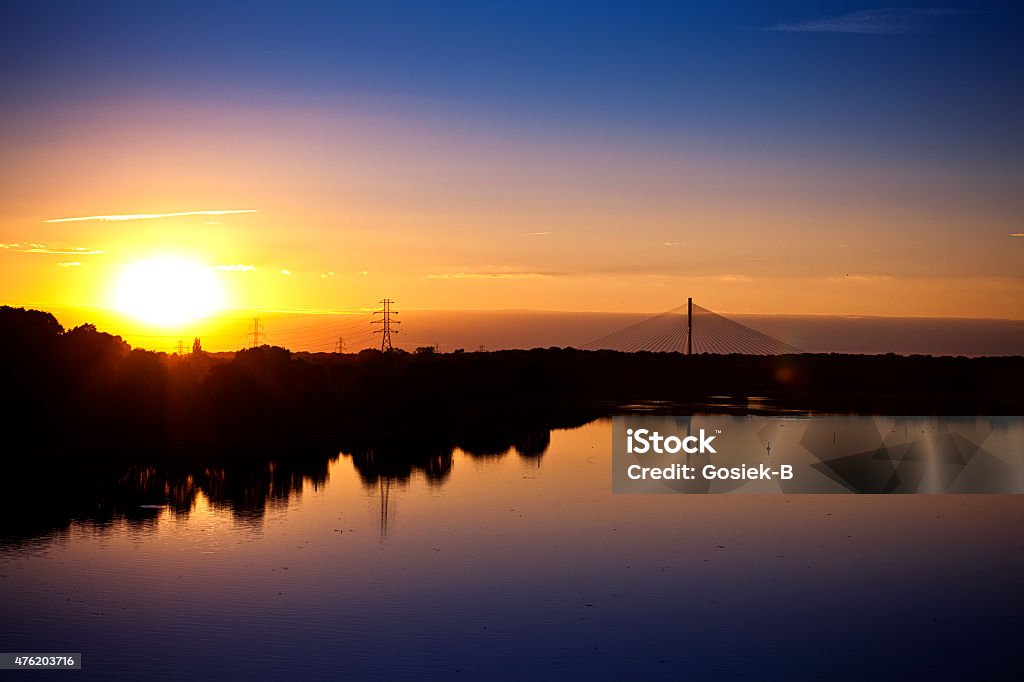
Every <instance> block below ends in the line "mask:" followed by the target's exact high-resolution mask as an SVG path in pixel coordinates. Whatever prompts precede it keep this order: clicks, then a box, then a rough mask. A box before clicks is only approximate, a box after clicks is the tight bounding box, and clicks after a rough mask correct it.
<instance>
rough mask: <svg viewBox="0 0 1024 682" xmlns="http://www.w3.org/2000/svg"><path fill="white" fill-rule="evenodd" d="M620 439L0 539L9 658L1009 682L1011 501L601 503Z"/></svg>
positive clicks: (197, 675) (369, 673) (306, 668)
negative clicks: (75, 655) (61, 655)
mask: <svg viewBox="0 0 1024 682" xmlns="http://www.w3.org/2000/svg"><path fill="white" fill-rule="evenodd" d="M610 440H611V422H610V421H607V420H604V421H597V422H592V423H590V424H588V425H586V426H583V427H581V428H578V429H570V430H559V431H553V432H552V433H551V442H550V446H549V447H548V448H547V450H546V452H545V453H544V454H543V456H521V455H519V454H517V452H516V451H515V450H511V451H509V452H507V453H505V454H503V455H491V456H479V455H469V454H467V453H465V452H462V451H459V450H456V451H455V453H454V456H453V458H452V462H451V464H452V466H451V470H450V471H449V472H447V473H445V472H441V473H437V472H434V474H433V475H432V476H430V477H428V476H427V475H426V473H424V472H423V471H417V472H414V473H413V474H412V476H411V477H410V478H408V479H403V478H392V479H388V478H384V477H375V476H373V475H367V473H366V471H365V467H364V471H363V475H362V476H360V473H359V472H358V471H357V470H356V468H355V467H354V464H353V460H352V459H351V458H350V457H348V456H345V455H343V456H341V457H339V458H336V459H334V460H333V461H331V462H330V463H329V464H328V465H326V476H324V475H323V474H322V473H321V474H320V475H316V476H313V477H311V478H305V479H304V478H303V477H301V476H299V477H296V478H294V480H289V482H287V484H285V485H283V488H282V484H281V482H280V481H277V480H275V478H274V477H273V476H269V477H268V480H266V481H262V482H260V483H259V484H258V485H257V486H256V487H257V488H259V489H260V490H261V491H262V492H261V493H260V495H261V496H262V497H264V498H265V501H263V500H261V501H260V502H259V503H258V504H256V505H255V506H254V505H247V504H245V503H244V502H245V501H244V500H243V501H242V502H239V501H238V500H237V499H236V500H235V501H234V502H233V503H226V502H224V501H223V500H222V499H220V496H219V495H218V494H217V491H215V490H212V488H213V486H212V485H210V484H206V486H205V487H206V488H210V490H204V489H203V488H204V487H203V486H201V485H197V486H196V489H197V490H198V492H195V493H194V494H193V495H192V496H190V497H189V498H188V499H189V502H188V504H186V505H184V506H182V505H177V506H175V505H170V506H160V505H164V504H165V503H166V499H163V498H160V497H159V496H157V497H156V498H155V499H152V500H150V501H148V503H149V504H153V505H157V506H156V507H155V508H148V507H140V508H139V509H138V510H137V512H136V513H134V514H133V515H131V516H132V518H131V519H126V518H124V517H122V516H115V517H114V518H113V519H111V520H110V521H108V522H103V523H98V522H95V521H75V522H73V523H71V524H70V526H67V525H64V526H61V527H57V528H56V529H50V530H48V531H46V532H42V533H39V534H37V535H36V536H34V537H30V538H19V539H17V540H7V541H5V542H4V543H3V544H0V600H2V610H0V613H2V617H0V620H2V623H3V624H2V626H0V627H2V629H0V650H3V651H17V650H32V651H76V652H79V651H80V652H83V654H84V657H83V661H84V666H83V670H82V671H80V672H78V673H68V672H62V673H39V672H36V673H33V674H32V675H28V676H30V677H32V678H33V679H39V678H43V677H54V678H57V679H71V678H74V679H88V680H110V679H119V678H127V679H153V680H155V679H167V680H176V679H186V678H191V679H207V678H211V679H212V678H221V679H223V678H236V677H237V678H240V679H243V678H251V679H289V678H302V677H309V678H344V679H361V678H369V677H374V678H378V679H394V678H432V677H436V678H452V677H462V678H466V679H470V678H480V677H487V678H522V677H531V678H554V677H566V676H570V675H587V676H590V677H598V678H609V677H619V678H624V677H631V676H643V678H679V677H681V676H687V677H697V678H700V677H705V676H711V675H723V676H728V677H739V678H749V677H759V678H763V677H771V676H777V677H804V678H814V679H820V678H822V677H825V676H827V677H828V678H832V679H836V678H839V679H843V678H847V679H859V678H863V677H864V676H866V675H869V674H870V675H872V676H873V677H876V678H901V679H906V678H932V679H935V678H969V679H985V678H988V679H992V678H996V679H998V678H1003V677H1005V678H1007V679H1014V678H1016V672H1015V671H1016V670H1017V666H1018V662H1017V656H1016V653H1015V652H1016V651H1018V647H1019V644H1020V632H1021V626H1022V625H1024V617H1022V615H1021V614H1022V607H1024V587H1022V582H1021V576H1022V575H1024V498H1022V497H1020V496H999V495H992V496H954V495H947V496H891V497H882V496H853V495H850V496H838V495H837V496H770V495H765V496H727V495H723V496H684V495H672V496H654V495H651V496H613V495H612V494H611V492H610V489H611V485H610V466H611V465H610V461H609V460H610ZM275 486H276V489H275ZM38 487H39V491H38V495H39V497H40V500H41V504H42V505H45V504H46V498H47V496H48V495H49V494H50V493H48V492H47V487H46V485H45V484H43V483H40V484H39V486H38ZM171 492H173V491H171ZM242 496H243V497H244V496H245V493H244V492H243V493H242ZM143 502H145V501H143ZM18 674H19V675H24V673H18ZM19 679H20V678H19ZM26 679H27V677H26Z"/></svg>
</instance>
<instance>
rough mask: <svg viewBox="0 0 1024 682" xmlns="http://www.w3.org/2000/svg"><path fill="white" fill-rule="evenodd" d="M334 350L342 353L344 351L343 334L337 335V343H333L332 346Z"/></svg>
mask: <svg viewBox="0 0 1024 682" xmlns="http://www.w3.org/2000/svg"><path fill="white" fill-rule="evenodd" d="M334 352H335V353H344V352H345V337H344V336H339V337H338V343H337V344H335V346H334Z"/></svg>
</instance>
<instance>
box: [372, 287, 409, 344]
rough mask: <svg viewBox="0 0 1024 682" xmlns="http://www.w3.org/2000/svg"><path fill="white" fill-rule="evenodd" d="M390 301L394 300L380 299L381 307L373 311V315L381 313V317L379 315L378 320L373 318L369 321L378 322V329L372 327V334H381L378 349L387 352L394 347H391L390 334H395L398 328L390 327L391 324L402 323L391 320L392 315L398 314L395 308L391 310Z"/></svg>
mask: <svg viewBox="0 0 1024 682" xmlns="http://www.w3.org/2000/svg"><path fill="white" fill-rule="evenodd" d="M392 303H394V301H392V300H391V299H390V298H385V299H384V300H383V301H381V302H380V304H381V306H382V308H381V309H380V310H377V311H375V312H374V313H373V314H374V315H382V316H383V317H381V319H379V320H374V321H373V322H371V323H370V324H379V325H381V328H380V329H374V330H373V333H374V334H380V335H381V337H380V349H381V351H388V352H390V351H392V350H394V348H392V346H391V335H392V334H397V333H398V330H397V329H392V328H391V325H393V324H402V323H401V322H399V321H398V320H392V319H391V316H392V315H397V314H398V311H397V310H392V309H391V304H392Z"/></svg>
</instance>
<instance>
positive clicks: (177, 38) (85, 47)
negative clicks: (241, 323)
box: [0, 1, 1024, 158]
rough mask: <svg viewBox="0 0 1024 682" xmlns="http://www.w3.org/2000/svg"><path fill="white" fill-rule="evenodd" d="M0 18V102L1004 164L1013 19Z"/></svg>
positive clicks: (86, 10) (1000, 12) (214, 14)
mask: <svg viewBox="0 0 1024 682" xmlns="http://www.w3.org/2000/svg"><path fill="white" fill-rule="evenodd" d="M901 4H904V3H901ZM2 12H3V21H2V23H3V26H4V27H5V28H3V29H0V31H2V41H0V43H2V46H0V55H2V62H3V64H4V66H3V74H2V81H0V87H2V91H3V93H4V97H5V100H6V101H7V102H19V103H41V104H49V103H59V102H68V103H73V102H74V101H76V100H79V99H80V98H83V97H88V96H90V95H95V94H97V93H106V94H112V93H118V94H125V93H131V92H137V93H147V92H154V91H159V92H169V93H177V94H179V95H181V96H186V95H197V94H204V93H205V94H207V95H211V96H219V97H224V96H228V97H232V96H234V97H240V96H244V94H245V93H262V94H263V95H266V94H272V95H273V94H276V95H277V96H280V97H282V98H287V97H300V98H302V97H309V98H317V99H326V100H334V99H340V100H344V99H345V98H374V97H376V98H381V99H385V100H388V99H392V100H393V99H407V100H408V101H409V102H410V106H413V105H414V104H413V103H416V102H418V103H420V104H421V105H425V106H427V107H430V108H432V109H436V110H440V111H443V112H447V113H449V114H450V115H453V116H457V117H466V118H473V119H478V120H484V121H493V122H495V124H496V125H502V124H507V125H513V126H516V125H518V126H533V127H538V128H544V127H545V126H548V127H553V128H556V129H561V128H569V129H573V128H580V127H583V128H586V129H597V130H604V131H609V132H612V133H615V132H617V131H627V132H628V133H630V134H636V131H638V130H639V131H642V132H641V133H640V134H647V135H665V134H679V135H689V136H695V135H700V136H705V137H707V136H710V137H711V138H712V139H715V138H720V139H721V142H722V143H723V144H741V145H742V144H759V143H760V144H768V145H772V144H777V143H780V142H782V143H787V142H789V141H792V140H804V141H807V142H809V143H813V142H815V141H817V142H822V141H823V138H827V140H825V142H827V144H831V145H836V144H842V143H845V144H847V145H852V146H862V145H864V144H865V143H866V146H867V147H869V148H870V147H872V146H874V147H875V148H876V150H878V151H882V150H883V149H884V150H889V151H894V150H893V146H895V147H896V148H897V149H904V150H906V152H907V153H919V154H924V155H927V154H929V153H930V152H931V151H933V150H931V149H930V147H931V146H933V145H936V144H942V145H944V146H946V145H953V146H954V147H957V148H959V149H960V150H961V151H962V152H963V153H964V154H965V155H967V156H972V155H976V154H978V153H979V152H980V153H982V154H987V155H991V156H993V157H1007V158H1012V156H1013V155H1016V154H1019V153H1020V152H1021V151H1024V150H1022V149H1021V146H1020V143H1021V137H1022V136H1021V135H1020V124H1019V121H1021V120H1022V119H1024V88H1021V87H1020V73H1021V68H1022V67H1024V47H1022V46H1024V39H1022V38H1024V30H1022V27H1024V21H1022V11H1021V10H1020V9H1019V8H1016V7H1014V4H1013V3H970V4H969V5H968V4H964V3H960V4H957V3H946V2H929V3H925V4H921V5H913V4H907V5H906V6H905V7H904V8H903V9H898V10H893V9H886V8H884V7H883V8H879V7H878V6H872V5H865V4H863V3H857V2H819V3H812V2H772V3H766V2H715V3H680V2H646V3H638V2H625V3H623V2H567V3H551V2H511V3H501V2H445V3H425V2H411V3H410V2H379V3H352V2H323V3H308V2H306V3H303V2H299V3H295V2H270V3H268V2H199V3H187V2H181V3H155V2H115V3H107V2H45V1H43V2H37V1H34V2H6V3H4V9H3V10H2ZM779 29H781V30H779ZM865 31H867V32H865ZM865 138H870V139H865ZM872 143H874V144H872ZM990 158H991V157H990Z"/></svg>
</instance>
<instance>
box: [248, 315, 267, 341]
mask: <svg viewBox="0 0 1024 682" xmlns="http://www.w3.org/2000/svg"><path fill="white" fill-rule="evenodd" d="M260 334H263V335H264V336H266V334H265V333H264V329H263V323H262V322H260V318H258V317H254V318H252V324H250V325H249V334H248V335H249V336H252V347H253V348H259V347H260Z"/></svg>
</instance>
